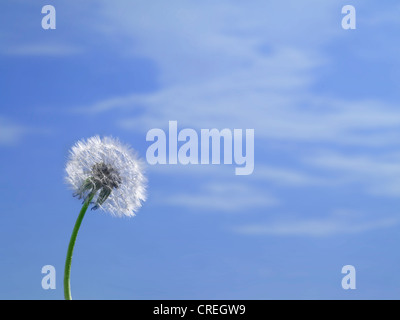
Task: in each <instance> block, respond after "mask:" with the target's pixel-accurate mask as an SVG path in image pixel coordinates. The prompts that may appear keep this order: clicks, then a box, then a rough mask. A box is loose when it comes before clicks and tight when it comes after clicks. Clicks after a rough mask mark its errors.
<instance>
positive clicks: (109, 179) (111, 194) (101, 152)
mask: <svg viewBox="0 0 400 320" xmlns="http://www.w3.org/2000/svg"><path fill="white" fill-rule="evenodd" d="M65 170H66V173H67V175H66V181H67V183H69V184H70V186H71V187H72V189H73V190H74V195H75V196H77V197H78V198H80V199H87V197H88V195H89V194H90V193H91V192H95V193H96V194H95V196H94V198H93V200H92V202H93V204H94V206H93V207H92V209H98V208H100V209H102V210H104V211H108V212H110V213H111V214H113V215H116V216H134V215H135V213H136V212H137V210H138V209H139V208H140V207H141V205H142V202H143V201H145V200H146V178H145V176H144V174H143V163H142V161H141V160H140V159H139V158H138V157H137V156H136V154H135V152H134V151H133V150H132V149H131V148H130V147H128V146H126V145H123V144H121V143H120V142H119V140H117V139H114V138H111V137H104V138H102V139H101V138H100V137H98V136H95V137H91V138H89V139H87V140H81V141H78V142H77V143H76V144H75V145H74V146H73V147H72V148H71V150H70V155H69V159H68V162H67V165H66V169H65Z"/></svg>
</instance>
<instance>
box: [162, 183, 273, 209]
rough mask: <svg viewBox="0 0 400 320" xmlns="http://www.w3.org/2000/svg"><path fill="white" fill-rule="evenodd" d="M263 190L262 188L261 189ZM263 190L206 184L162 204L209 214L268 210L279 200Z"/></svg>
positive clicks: (175, 194)
mask: <svg viewBox="0 0 400 320" xmlns="http://www.w3.org/2000/svg"><path fill="white" fill-rule="evenodd" d="M263 189H264V188H263ZM263 189H259V188H258V189H257V188H254V187H253V186H251V185H246V184H243V183H241V184H239V183H237V182H236V183H232V182H229V183H222V182H213V183H208V184H206V185H204V186H202V187H200V188H199V189H198V190H191V192H190V193H189V192H188V193H176V192H175V193H174V194H172V195H169V196H168V197H166V198H165V199H164V200H162V203H163V204H164V205H173V206H178V207H184V208H185V209H187V210H192V211H198V210H204V209H206V210H207V211H209V212H215V211H218V212H229V213H231V212H241V211H243V210H244V209H254V208H258V209H259V208H268V207H271V206H276V205H278V204H279V200H278V199H277V198H275V197H274V196H272V195H271V194H270V193H268V192H267V191H265V190H263Z"/></svg>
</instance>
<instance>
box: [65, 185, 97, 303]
mask: <svg viewBox="0 0 400 320" xmlns="http://www.w3.org/2000/svg"><path fill="white" fill-rule="evenodd" d="M95 194H96V192H91V193H90V194H89V196H88V197H87V199H86V200H85V202H84V204H83V206H82V209H81V212H80V213H79V216H78V219H76V222H75V226H74V230H73V231H72V235H71V240H70V241H69V246H68V251H67V258H66V260H65V269H64V298H65V300H72V297H71V286H70V275H71V263H72V254H73V252H74V246H75V241H76V236H77V235H78V231H79V228H80V226H81V223H82V220H83V217H84V216H85V213H86V210H87V208H88V207H89V204H90V202H91V201H92V199H93V197H94V195H95Z"/></svg>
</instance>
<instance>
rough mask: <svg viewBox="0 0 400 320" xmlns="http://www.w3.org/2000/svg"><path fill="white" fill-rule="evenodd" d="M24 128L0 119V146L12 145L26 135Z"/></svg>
mask: <svg viewBox="0 0 400 320" xmlns="http://www.w3.org/2000/svg"><path fill="white" fill-rule="evenodd" d="M27 131H28V130H27V128H25V127H24V126H21V125H18V124H15V123H12V122H10V121H9V120H7V119H5V118H3V117H0V145H14V144H16V143H18V142H19V141H20V139H21V138H22V137H23V136H24V135H25V134H26V133H27Z"/></svg>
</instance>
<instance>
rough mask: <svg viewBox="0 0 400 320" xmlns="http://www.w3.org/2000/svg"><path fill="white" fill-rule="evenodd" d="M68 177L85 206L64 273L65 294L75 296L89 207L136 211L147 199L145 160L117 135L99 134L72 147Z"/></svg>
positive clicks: (122, 212) (127, 212)
mask: <svg viewBox="0 0 400 320" xmlns="http://www.w3.org/2000/svg"><path fill="white" fill-rule="evenodd" d="M66 173H67V176H66V181H67V182H68V183H69V184H70V185H71V187H72V189H73V191H74V193H73V195H74V196H76V197H78V198H79V199H83V207H82V209H81V212H80V214H79V216H78V219H77V221H76V224H75V227H74V230H73V232H72V236H71V240H70V244H69V247H68V252H67V259H66V262H65V273H64V296H65V299H67V300H70V299H71V292H70V271H71V261H72V253H73V249H74V245H75V241H76V236H77V234H78V231H79V227H80V225H81V223H82V220H83V217H84V215H85V213H86V210H87V208H88V207H89V205H90V204H92V205H93V206H92V210H96V209H102V210H104V211H108V212H110V213H111V214H113V215H115V216H128V217H132V216H134V215H135V213H136V212H137V210H138V209H139V208H140V207H141V205H142V202H143V201H145V200H146V194H145V190H146V186H145V184H146V178H145V177H144V175H143V164H142V162H141V160H139V159H138V157H137V156H136V155H135V153H134V152H133V150H131V149H130V148H129V147H128V146H125V145H123V144H121V143H120V142H119V141H118V140H117V139H114V138H110V137H105V138H103V139H100V137H98V136H95V137H91V138H89V139H87V140H86V141H79V142H77V143H76V144H75V146H73V147H72V149H71V152H70V157H69V160H68V163H67V166H66Z"/></svg>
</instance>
